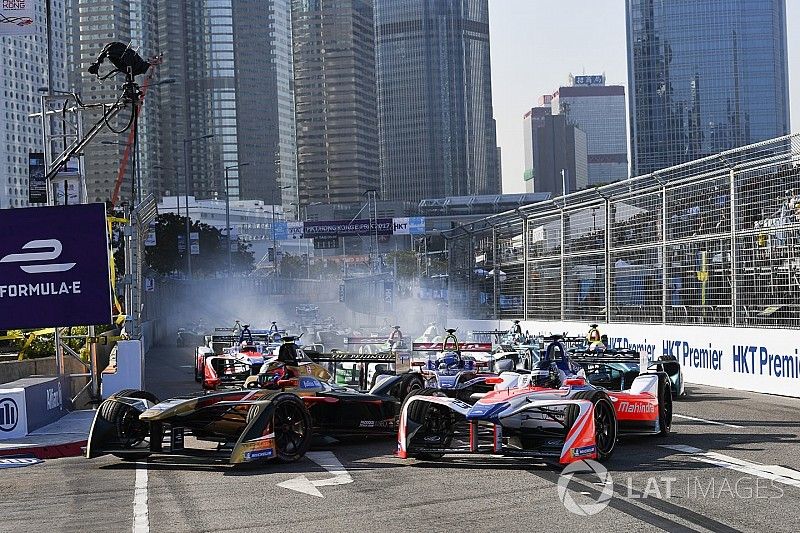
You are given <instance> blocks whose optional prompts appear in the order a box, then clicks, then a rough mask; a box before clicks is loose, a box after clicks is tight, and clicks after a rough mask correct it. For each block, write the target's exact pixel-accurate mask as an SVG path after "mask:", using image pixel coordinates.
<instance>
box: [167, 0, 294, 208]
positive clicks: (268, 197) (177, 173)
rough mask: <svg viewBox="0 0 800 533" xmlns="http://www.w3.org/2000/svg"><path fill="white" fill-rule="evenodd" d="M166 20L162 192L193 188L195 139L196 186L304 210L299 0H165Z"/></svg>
mask: <svg viewBox="0 0 800 533" xmlns="http://www.w3.org/2000/svg"><path fill="white" fill-rule="evenodd" d="M158 24H159V29H158V31H159V43H160V50H161V51H162V52H163V53H164V63H163V65H162V66H161V76H162V77H165V78H174V79H175V80H176V83H175V84H172V85H168V86H165V87H163V88H162V89H161V90H160V91H159V95H160V105H161V119H162V120H161V128H160V132H159V135H160V141H161V143H162V147H163V152H162V153H163V162H162V164H161V165H160V168H159V172H160V173H161V176H160V177H159V180H160V182H162V183H163V185H162V191H163V192H166V191H169V192H170V194H183V193H184V189H185V188H186V182H185V181H184V180H185V171H184V148H185V150H186V155H187V160H188V161H187V165H186V166H188V169H189V179H188V192H189V194H190V195H194V196H196V197H197V198H200V199H208V198H214V197H218V198H224V197H225V195H226V192H227V193H230V197H231V199H243V200H262V201H264V202H266V203H267V204H273V205H277V204H283V206H284V209H286V210H287V211H288V212H291V213H294V212H296V208H295V207H292V204H293V203H294V204H296V203H297V173H296V160H295V157H296V156H295V127H294V98H293V93H292V49H291V37H290V36H291V11H290V0H266V1H265V0H201V1H197V2H160V3H159V17H158ZM205 135H213V138H210V139H199V140H197V141H194V142H185V141H188V140H190V139H198V138H200V137H203V136H205ZM244 163H246V165H243V164H244ZM236 165H242V166H240V167H239V168H238V170H237V169H234V168H232V167H234V166H236ZM226 167H229V168H230V170H229V172H228V177H229V187H228V191H226V190H225V168H226Z"/></svg>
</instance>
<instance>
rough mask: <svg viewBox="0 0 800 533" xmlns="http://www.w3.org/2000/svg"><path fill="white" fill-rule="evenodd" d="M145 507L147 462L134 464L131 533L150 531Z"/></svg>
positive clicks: (148, 532)
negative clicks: (134, 479) (134, 477)
mask: <svg viewBox="0 0 800 533" xmlns="http://www.w3.org/2000/svg"><path fill="white" fill-rule="evenodd" d="M148 513H149V511H148V509H147V463H146V462H145V463H137V464H136V488H135V490H134V493H133V533H150V517H149V516H148Z"/></svg>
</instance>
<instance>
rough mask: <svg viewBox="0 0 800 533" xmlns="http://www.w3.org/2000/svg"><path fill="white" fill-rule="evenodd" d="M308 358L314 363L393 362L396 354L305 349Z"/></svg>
mask: <svg viewBox="0 0 800 533" xmlns="http://www.w3.org/2000/svg"><path fill="white" fill-rule="evenodd" d="M304 352H305V354H306V355H307V356H308V358H309V359H311V360H312V361H314V362H315V363H394V362H395V360H396V359H397V357H398V355H397V354H395V353H392V352H378V353H351V352H331V353H318V352H311V351H305V350H304Z"/></svg>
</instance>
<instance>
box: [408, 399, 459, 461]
mask: <svg viewBox="0 0 800 533" xmlns="http://www.w3.org/2000/svg"><path fill="white" fill-rule="evenodd" d="M414 396H441V397H445V396H447V395H446V394H444V393H443V392H441V391H438V390H436V389H420V390H417V391H414V392H412V393H411V394H409V395H408V397H406V400H405V401H406V402H408V401H409V400H410V399H411V398H413V397H414ZM408 418H409V420H411V421H413V422H415V423H417V424H420V426H421V427H420V428H419V429H418V430H417V432H416V433H415V434H414V437H413V438H412V442H411V444H412V447H413V445H414V443H417V445H423V446H425V447H429V448H431V447H433V448H448V447H449V446H450V443H451V442H452V440H453V433H454V427H455V416H454V415H453V411H452V410H450V409H449V408H447V407H446V406H444V405H438V404H434V403H430V402H422V401H420V402H414V403H412V404H411V406H410V407H409V409H408ZM443 455H444V454H443V453H437V452H423V453H414V454H412V457H414V458H415V459H420V460H423V461H433V460H436V459H440V458H441V457H442V456H443Z"/></svg>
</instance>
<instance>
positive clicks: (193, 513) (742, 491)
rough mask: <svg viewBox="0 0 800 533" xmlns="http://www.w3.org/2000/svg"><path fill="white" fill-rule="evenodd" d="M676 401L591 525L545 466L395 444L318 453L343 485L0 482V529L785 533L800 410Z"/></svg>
mask: <svg viewBox="0 0 800 533" xmlns="http://www.w3.org/2000/svg"><path fill="white" fill-rule="evenodd" d="M191 364H192V360H191V350H189V349H181V350H176V349H174V348H158V349H155V350H152V351H151V352H150V353H149V354H148V357H147V376H146V380H147V384H148V387H147V388H148V389H150V390H152V391H153V392H155V393H157V394H158V395H159V396H160V397H168V396H170V395H174V394H178V393H182V392H187V391H191V390H194V389H195V383H194V381H193V380H192V368H191ZM689 394H690V396H689V399H688V400H684V401H680V402H678V403H676V408H675V410H676V414H678V415H680V416H681V417H679V418H676V419H675V421H674V426H673V430H674V432H673V434H672V435H671V436H670V437H668V438H666V439H653V438H632V439H628V440H626V441H622V442H620V443H619V445H618V447H617V449H616V451H615V454H614V456H613V457H612V458H611V460H610V461H608V462H607V463H605V466H606V467H607V468H608V470H609V472H610V475H611V478H612V480H613V481H612V483H613V484H609V485H608V489H613V496H612V497H611V499H610V500H609V505H608V507H606V508H605V509H604V510H602V511H601V512H599V513H598V514H596V515H594V516H579V515H577V514H573V513H570V512H568V511H567V510H566V509H565V506H564V504H563V503H562V502H561V500H560V499H559V493H558V490H557V482H558V480H559V476H560V470H559V469H558V468H555V467H553V466H548V465H540V464H530V463H526V462H520V461H515V460H505V459H494V458H484V459H482V460H475V459H474V458H466V459H460V458H455V459H449V460H447V461H442V462H434V463H423V462H416V461H402V460H399V459H396V458H395V457H393V455H392V452H393V451H394V447H395V444H394V443H393V442H387V441H377V442H365V443H360V444H347V445H336V446H333V447H331V448H330V450H331V451H332V452H333V454H334V456H335V459H333V461H334V462H335V461H336V460H337V459H338V461H339V462H340V463H341V464H342V465H343V467H344V469H346V473H342V472H338V473H337V472H334V473H330V472H328V471H327V470H326V469H325V468H323V467H322V466H320V465H319V464H318V463H317V462H314V461H313V460H311V459H304V460H303V461H301V462H298V463H295V464H288V465H286V464H284V465H281V464H267V465H264V466H261V467H258V468H256V469H250V470H241V469H234V468H231V467H229V466H227V465H224V464H218V463H217V464H215V463H213V462H212V463H209V462H208V461H203V460H199V459H196V458H188V459H187V458H165V457H159V458H154V459H151V460H150V462H149V463H147V464H142V465H139V466H137V465H136V464H129V463H125V462H122V461H120V460H118V459H116V458H113V457H103V458H100V459H95V460H92V461H89V460H85V459H82V458H71V459H54V460H49V461H46V462H45V463H43V464H39V465H35V466H30V467H26V468H19V469H13V470H0V491H1V492H2V501H0V531H2V532H5V531H141V532H145V531H154V532H161V531H264V530H266V529H267V528H269V529H270V530H272V531H282V530H285V531H409V530H415V531H417V532H423V531H456V530H461V531H509V532H513V531H520V532H522V531H569V532H575V531H601V530H602V531H625V532H639V531H660V530H663V531H670V532H674V531H770V532H778V531H787V532H788V531H793V532H794V531H798V529H799V528H798V524H800V400H795V399H788V398H780V397H771V396H766V395H759V394H751V393H744V392H735V391H730V390H726V389H715V388H710V387H698V386H689ZM683 417H691V418H683ZM712 422H713V423H712ZM664 446H676V447H682V448H680V449H679V450H675V449H669V448H666V447H664ZM316 453H317V455H316V456H315V457H317V459H318V460H319V462H321V463H323V464H326V460H324V459H325V458H326V457H327V462H328V463H329V462H330V461H331V460H330V454H328V455H325V453H324V452H316ZM320 458H322V459H323V460H320ZM770 465H778V467H777V468H773V467H772V466H770ZM329 466H330V465H329ZM780 467H782V468H780ZM334 470H336V469H334ZM299 476H307V479H308V480H311V482H313V481H318V482H319V481H321V480H328V481H327V482H323V483H319V486H318V487H316V488H315V489H316V490H318V491H319V494H321V495H322V496H323V497H319V496H313V495H309V494H306V493H302V492H297V491H294V490H289V489H288V488H285V487H281V486H278V484H279V483H283V484H287V482H289V484H291V483H297V480H296V478H298V477H299ZM291 480H295V481H291ZM350 480H352V482H349V481H350ZM304 484H305V485H304ZM309 484H310V483H307V482H304V481H303V480H302V479H301V480H300V485H301V486H308V485H309ZM604 488H605V487H604V486H603V485H602V484H601V483H600V482H599V481H598V478H597V477H596V476H594V475H590V474H579V475H576V476H575V477H573V479H572V481H570V482H569V484H568V491H567V493H566V494H567V495H568V496H569V497H570V498H572V500H573V501H575V502H577V503H593V502H595V501H596V500H597V497H598V495H599V494H600V491H601V490H602V489H604ZM312 490H314V489H312Z"/></svg>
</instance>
